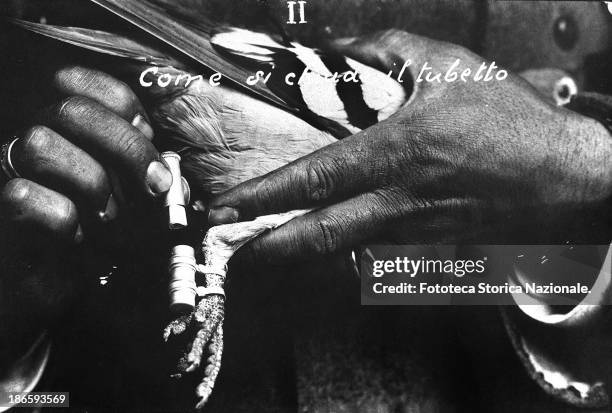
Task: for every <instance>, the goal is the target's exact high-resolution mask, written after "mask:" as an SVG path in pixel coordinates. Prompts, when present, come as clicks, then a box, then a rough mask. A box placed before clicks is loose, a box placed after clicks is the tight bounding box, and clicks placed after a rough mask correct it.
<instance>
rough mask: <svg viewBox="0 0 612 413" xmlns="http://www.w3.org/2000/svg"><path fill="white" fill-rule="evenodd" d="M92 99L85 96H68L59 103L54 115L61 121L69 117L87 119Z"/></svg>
mask: <svg viewBox="0 0 612 413" xmlns="http://www.w3.org/2000/svg"><path fill="white" fill-rule="evenodd" d="M90 107H91V104H90V100H89V99H87V98H86V97H83V96H68V97H67V98H64V99H62V100H61V101H60V102H59V104H57V105H56V106H55V108H54V110H53V112H52V116H53V117H55V118H56V119H57V120H59V121H60V122H63V121H67V120H69V119H87V118H88V117H89V116H88V113H87V112H88V110H90Z"/></svg>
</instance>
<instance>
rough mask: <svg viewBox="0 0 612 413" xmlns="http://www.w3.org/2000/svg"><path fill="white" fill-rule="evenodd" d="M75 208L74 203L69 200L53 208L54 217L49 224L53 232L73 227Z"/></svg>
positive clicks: (64, 230)
mask: <svg viewBox="0 0 612 413" xmlns="http://www.w3.org/2000/svg"><path fill="white" fill-rule="evenodd" d="M76 220H77V210H76V206H75V205H74V203H72V202H71V201H69V200H66V202H64V203H62V204H61V205H60V206H58V207H57V208H56V210H55V219H54V220H53V223H52V225H51V230H52V231H53V232H67V231H70V230H71V229H72V228H74V227H75V225H76Z"/></svg>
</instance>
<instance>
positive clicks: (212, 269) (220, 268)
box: [197, 261, 227, 278]
mask: <svg viewBox="0 0 612 413" xmlns="http://www.w3.org/2000/svg"><path fill="white" fill-rule="evenodd" d="M197 270H198V272H199V273H200V274H217V275H218V276H220V277H223V278H225V275H226V274H227V264H225V263H216V262H215V261H213V262H210V263H208V264H198V265H197Z"/></svg>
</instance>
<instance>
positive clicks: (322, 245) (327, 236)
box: [312, 216, 342, 255]
mask: <svg viewBox="0 0 612 413" xmlns="http://www.w3.org/2000/svg"><path fill="white" fill-rule="evenodd" d="M313 230H314V231H315V232H316V236H315V237H314V240H315V242H314V244H313V245H312V248H313V250H314V252H315V253H316V254H318V255H328V254H333V253H334V252H337V251H338V249H339V247H340V240H341V235H342V234H341V225H339V222H338V220H337V219H336V218H334V217H331V216H327V217H324V218H322V219H320V220H319V221H318V222H317V224H316V226H315V228H313Z"/></svg>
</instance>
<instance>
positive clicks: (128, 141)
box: [116, 128, 148, 164]
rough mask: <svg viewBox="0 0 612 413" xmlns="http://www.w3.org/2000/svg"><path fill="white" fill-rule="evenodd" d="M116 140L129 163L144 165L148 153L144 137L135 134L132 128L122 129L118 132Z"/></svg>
mask: <svg viewBox="0 0 612 413" xmlns="http://www.w3.org/2000/svg"><path fill="white" fill-rule="evenodd" d="M116 139H117V148H118V150H119V151H121V152H122V153H124V154H125V155H126V158H127V159H128V162H136V163H138V164H140V163H143V164H144V162H145V161H146V159H145V158H146V155H147V153H148V151H147V146H146V142H145V138H144V137H142V136H140V135H138V134H136V133H134V132H133V131H132V130H131V129H130V128H121V130H119V131H118V132H117V137H116Z"/></svg>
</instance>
